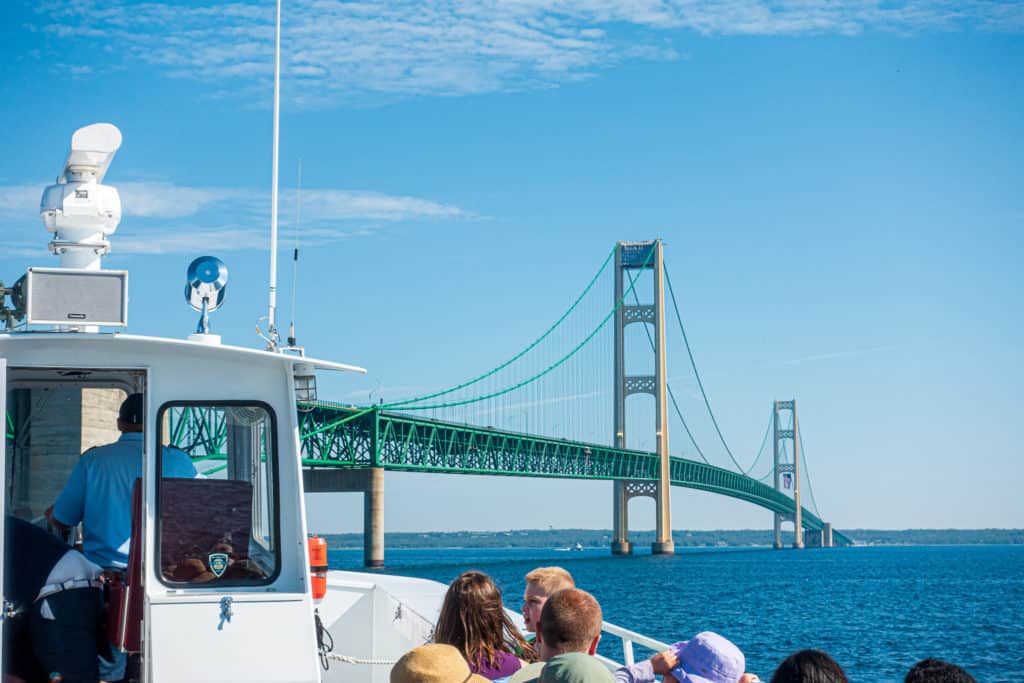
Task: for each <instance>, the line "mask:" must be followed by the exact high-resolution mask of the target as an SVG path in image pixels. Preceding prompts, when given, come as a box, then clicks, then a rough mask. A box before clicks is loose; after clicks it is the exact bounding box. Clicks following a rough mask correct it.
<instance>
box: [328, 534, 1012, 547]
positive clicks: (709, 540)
mask: <svg viewBox="0 0 1024 683" xmlns="http://www.w3.org/2000/svg"><path fill="white" fill-rule="evenodd" d="M842 531H843V533H844V534H846V535H847V536H849V537H850V538H851V539H853V540H854V542H855V543H857V544H858V545H994V544H1013V545H1016V544H1024V529H843V530H842ZM326 537H327V541H328V544H329V545H330V546H331V547H332V548H346V547H352V548H355V547H362V543H363V535H362V534H358V533H355V534H326ZM629 538H630V540H631V541H632V542H633V543H634V544H636V545H638V546H642V545H650V543H651V542H652V541H653V540H654V531H650V530H648V531H630V534H629ZM772 538H773V534H772V531H771V529H727V530H719V531H683V530H677V531H675V532H674V533H673V540H675V544H676V547H677V548H687V547H745V546H746V547H749V546H767V545H771V543H772ZM611 539H612V532H611V531H610V530H608V529H516V530H511V531H423V532H407V531H403V532H389V533H386V534H384V543H385V545H386V546H387V547H389V548H575V547H576V546H577V544H579V545H580V546H583V547H584V548H595V547H608V546H610V545H611ZM792 539H793V534H792V533H791V532H784V533H783V543H785V544H787V545H788V544H790V543H792Z"/></svg>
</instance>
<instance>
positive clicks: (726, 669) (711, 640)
mask: <svg viewBox="0 0 1024 683" xmlns="http://www.w3.org/2000/svg"><path fill="white" fill-rule="evenodd" d="M672 650H674V651H675V653H676V656H677V657H679V666H677V667H676V668H674V669H672V675H673V676H675V678H676V680H678V681H679V683H736V682H737V681H738V680H739V679H740V676H742V675H743V671H744V669H746V666H747V660H746V659H745V658H744V657H743V653H742V652H740V649H739V648H738V647H736V646H735V645H733V644H732V643H731V642H730V641H728V640H726V639H725V638H723V637H722V636H720V635H718V634H717V633H712V632H711V631H703V632H702V633H698V634H697V635H695V636H694V637H693V638H691V639H690V640H684V641H683V642H681V643H676V644H675V645H673V646H672Z"/></svg>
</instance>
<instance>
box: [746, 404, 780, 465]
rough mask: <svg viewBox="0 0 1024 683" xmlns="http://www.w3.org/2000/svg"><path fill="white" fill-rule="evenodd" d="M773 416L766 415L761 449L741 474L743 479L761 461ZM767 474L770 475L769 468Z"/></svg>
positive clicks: (773, 414)
mask: <svg viewBox="0 0 1024 683" xmlns="http://www.w3.org/2000/svg"><path fill="white" fill-rule="evenodd" d="M774 416H775V413H774V411H773V412H771V413H769V414H768V426H766V427H765V428H764V437H762V438H761V447H760V448H759V449H757V456H756V457H755V458H754V462H752V463H750V467H748V468H747V470H746V471H745V472H743V473H742V474H743V476H745V477H749V476H750V473H751V472H753V471H754V468H755V467H757V463H758V461H759V460H760V459H761V455H762V454H763V453H764V450H765V448H764V447H765V446H767V445H768V433H769V432H771V431H772V418H773V417H774ZM768 473H769V474H771V469H770V468H769V470H768Z"/></svg>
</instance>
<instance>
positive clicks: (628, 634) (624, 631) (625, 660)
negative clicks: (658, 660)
mask: <svg viewBox="0 0 1024 683" xmlns="http://www.w3.org/2000/svg"><path fill="white" fill-rule="evenodd" d="M601 633H602V634H605V633H607V634H609V635H612V636H615V637H616V638H619V639H620V640H621V641H622V663H621V664H620V663H618V662H616V661H615V660H613V659H609V658H608V657H604V656H602V655H598V658H599V659H600V660H601V661H603V662H604V663H605V664H606V665H607V666H608V668H610V669H617V668H619V667H620V666H632V665H633V664H635V663H636V657H635V656H634V654H633V644H634V643H636V644H637V645H640V646H642V647H645V648H647V649H649V650H653V651H654V652H662V651H663V650H667V649H668V643H663V642H661V641H660V640H655V639H654V638H648V637H647V636H645V635H644V634H642V633H637V632H636V631H630V630H629V629H628V628H622V627H621V626H616V625H615V624H612V623H611V622H607V621H604V622H601Z"/></svg>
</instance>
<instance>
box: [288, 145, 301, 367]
mask: <svg viewBox="0 0 1024 683" xmlns="http://www.w3.org/2000/svg"><path fill="white" fill-rule="evenodd" d="M301 222H302V159H301V158H300V159H299V182H298V186H297V188H296V191H295V249H294V251H292V309H291V314H292V319H291V321H290V323H289V324H288V347H289V348H294V347H295V343H296V342H295V290H296V289H297V288H298V281H299V225H300V224H301Z"/></svg>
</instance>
